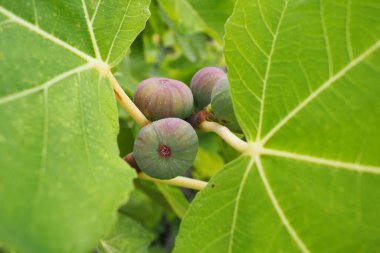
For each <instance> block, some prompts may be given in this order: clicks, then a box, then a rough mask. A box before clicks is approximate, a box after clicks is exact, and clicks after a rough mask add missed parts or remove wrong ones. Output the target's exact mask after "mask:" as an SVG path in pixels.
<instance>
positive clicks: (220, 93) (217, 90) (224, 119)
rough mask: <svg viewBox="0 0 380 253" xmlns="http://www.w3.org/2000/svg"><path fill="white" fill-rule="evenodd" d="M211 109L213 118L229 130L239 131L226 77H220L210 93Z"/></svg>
mask: <svg viewBox="0 0 380 253" xmlns="http://www.w3.org/2000/svg"><path fill="white" fill-rule="evenodd" d="M211 109H212V111H213V113H214V115H215V118H216V119H217V120H218V121H219V122H220V123H221V124H223V125H225V126H227V127H228V128H229V129H230V130H231V131H234V132H241V128H240V126H239V123H238V121H237V119H236V116H235V112H234V109H233V106H232V98H231V94H230V88H229V84H228V79H227V77H225V78H222V79H220V80H219V81H218V82H217V83H216V84H215V86H214V89H213V90H212V94H211Z"/></svg>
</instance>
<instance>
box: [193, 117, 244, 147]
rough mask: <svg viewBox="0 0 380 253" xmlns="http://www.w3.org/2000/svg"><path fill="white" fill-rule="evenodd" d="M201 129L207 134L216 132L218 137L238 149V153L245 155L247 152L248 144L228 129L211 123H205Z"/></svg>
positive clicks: (201, 125) (200, 126)
mask: <svg viewBox="0 0 380 253" xmlns="http://www.w3.org/2000/svg"><path fill="white" fill-rule="evenodd" d="M199 128H201V129H202V130H203V131H206V132H214V133H216V134H217V135H219V136H220V138H222V139H223V140H224V141H225V142H227V143H228V144H229V145H230V146H231V147H233V148H234V149H236V150H237V151H239V152H241V153H244V152H245V150H247V145H248V144H247V143H246V142H245V141H243V140H242V139H240V138H239V137H237V136H236V135H235V134H234V133H232V132H231V130H230V129H228V128H227V127H225V126H222V125H220V124H218V123H216V122H211V121H203V122H202V123H201V124H200V125H199Z"/></svg>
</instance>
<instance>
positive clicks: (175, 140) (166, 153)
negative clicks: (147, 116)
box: [133, 118, 198, 179]
mask: <svg viewBox="0 0 380 253" xmlns="http://www.w3.org/2000/svg"><path fill="white" fill-rule="evenodd" d="M197 152H198V136H197V134H196V132H195V131H194V129H193V128H192V126H191V125H190V124H189V123H187V122H186V121H184V120H182V119H178V118H165V119H161V120H158V121H154V122H152V123H150V124H148V125H146V126H145V127H143V128H142V129H141V130H140V132H139V134H138V135H137V138H136V140H135V143H134V146H133V155H134V157H135V160H136V163H137V165H138V167H139V168H140V169H141V170H142V171H143V172H145V173H146V174H148V175H149V176H151V177H154V178H158V179H170V178H174V177H177V176H180V175H183V173H184V172H185V171H186V170H187V169H189V168H190V167H191V166H192V165H193V162H194V160H195V157H196V155H197Z"/></svg>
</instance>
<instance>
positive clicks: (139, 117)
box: [106, 70, 149, 126]
mask: <svg viewBox="0 0 380 253" xmlns="http://www.w3.org/2000/svg"><path fill="white" fill-rule="evenodd" d="M106 76H107V77H108V79H109V80H110V81H111V83H112V87H113V90H114V92H115V96H116V99H117V100H118V101H119V103H120V104H121V106H122V107H123V108H124V109H125V110H126V111H127V112H128V114H129V115H130V116H131V117H132V118H133V120H134V121H136V123H137V124H139V125H140V126H145V125H147V124H148V123H149V120H148V119H147V118H146V117H145V116H144V114H143V113H142V112H141V111H140V110H139V108H137V106H136V105H135V104H134V103H133V101H132V100H131V99H130V98H129V97H128V95H127V94H126V93H125V92H124V90H123V89H122V88H121V86H120V84H119V82H118V81H117V80H116V78H115V76H114V75H113V74H112V72H111V71H110V70H109V71H107V73H106Z"/></svg>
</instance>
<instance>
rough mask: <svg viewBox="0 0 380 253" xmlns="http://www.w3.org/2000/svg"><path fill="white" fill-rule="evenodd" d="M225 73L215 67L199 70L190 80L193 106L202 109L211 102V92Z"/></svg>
mask: <svg viewBox="0 0 380 253" xmlns="http://www.w3.org/2000/svg"><path fill="white" fill-rule="evenodd" d="M225 76H226V73H225V72H224V71H223V70H222V69H220V68H216V67H206V68H202V69H201V70H199V71H198V72H197V73H195V75H194V76H193V78H192V79H191V84H190V89H191V91H192V92H193V96H194V104H195V107H196V108H197V109H202V108H203V107H205V106H207V105H208V104H210V102H211V92H212V89H213V88H214V85H215V84H216V82H217V81H218V80H219V79H221V78H223V77H225Z"/></svg>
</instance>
